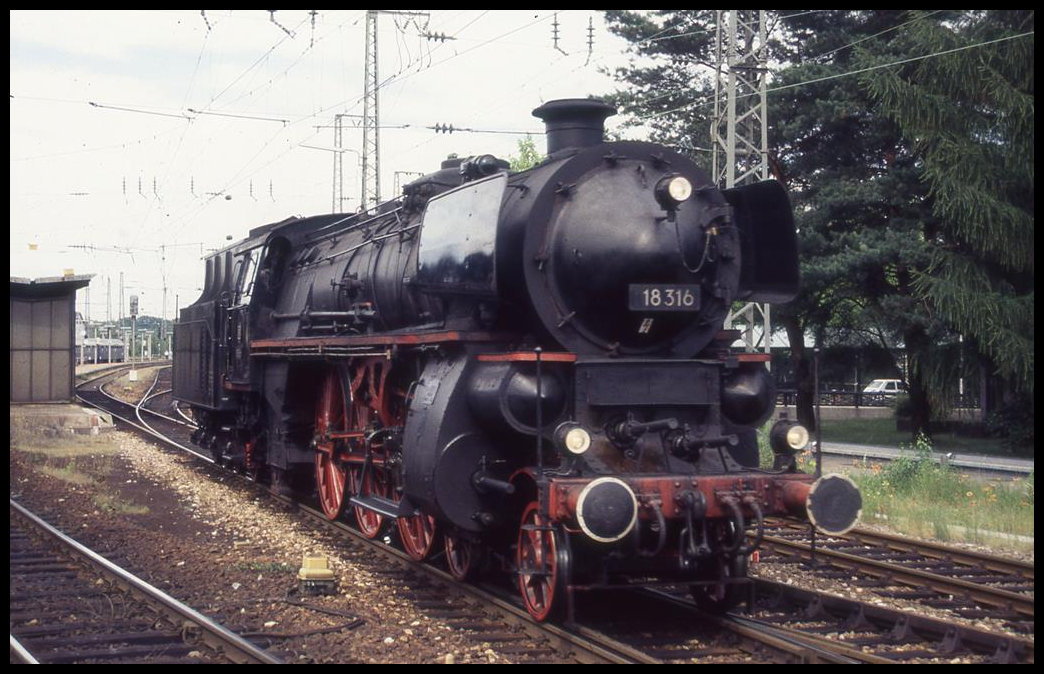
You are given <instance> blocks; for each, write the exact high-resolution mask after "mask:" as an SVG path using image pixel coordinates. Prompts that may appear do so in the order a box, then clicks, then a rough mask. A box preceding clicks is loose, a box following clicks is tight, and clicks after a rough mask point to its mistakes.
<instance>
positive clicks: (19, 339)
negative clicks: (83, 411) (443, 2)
mask: <svg viewBox="0 0 1044 674" xmlns="http://www.w3.org/2000/svg"><path fill="white" fill-rule="evenodd" d="M92 276H93V274H90V275H83V276H56V277H49V278H38V279H26V278H17V277H13V276H12V277H11V314H10V321H11V323H10V325H11V342H10V344H11V402H12V403H50V402H70V401H71V400H72V399H73V395H74V384H73V382H74V379H75V370H76V360H75V356H74V353H75V348H76V336H75V326H76V291H77V290H79V289H80V288H83V287H86V286H87V284H89V283H90V282H91V278H92Z"/></svg>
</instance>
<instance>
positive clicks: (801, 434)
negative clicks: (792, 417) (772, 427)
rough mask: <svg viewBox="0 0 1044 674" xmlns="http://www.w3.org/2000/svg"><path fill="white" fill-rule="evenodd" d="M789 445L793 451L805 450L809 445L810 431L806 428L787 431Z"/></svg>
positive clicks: (796, 427) (798, 427)
mask: <svg viewBox="0 0 1044 674" xmlns="http://www.w3.org/2000/svg"><path fill="white" fill-rule="evenodd" d="M787 444H788V445H790V446H791V447H792V448H793V449H803V448H804V447H805V445H807V444H808V429H807V428H805V427H804V426H792V427H791V428H790V430H788V431H787Z"/></svg>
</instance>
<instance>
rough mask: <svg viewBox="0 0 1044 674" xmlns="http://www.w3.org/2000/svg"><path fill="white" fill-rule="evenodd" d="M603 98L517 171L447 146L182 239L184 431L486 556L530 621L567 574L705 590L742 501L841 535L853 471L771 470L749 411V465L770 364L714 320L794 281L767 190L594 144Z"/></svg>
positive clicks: (567, 105)
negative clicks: (343, 208) (418, 171)
mask: <svg viewBox="0 0 1044 674" xmlns="http://www.w3.org/2000/svg"><path fill="white" fill-rule="evenodd" d="M614 113H615V110H614V109H613V108H612V107H610V106H608V105H606V104H605V103H603V102H601V101H597V100H580V99H570V100H557V101H551V102H549V103H546V104H545V105H542V106H540V107H539V108H537V109H536V110H535V111H534V113H533V114H534V115H536V116H538V117H540V118H542V119H543V120H544V122H545V124H546V127H547V151H548V158H547V159H546V160H545V161H544V162H543V163H541V164H540V165H538V166H536V167H534V168H532V169H530V170H527V171H522V172H519V173H511V172H510V171H509V170H508V166H507V163H506V162H504V161H502V160H498V159H496V158H494V157H492V156H490V155H482V156H478V157H471V158H468V159H465V160H448V161H446V162H444V163H443V165H442V168H441V170H439V171H436V172H434V173H432V174H430V175H426V176H424V177H423V178H420V179H418V180H416V181H414V182H413V183H411V184H409V185H407V186H406V187H405V189H404V193H403V195H402V197H401V198H400V199H397V200H395V201H390V202H387V203H384V204H381V205H380V206H377V207H376V208H375V209H373V210H371V211H370V212H366V213H358V214H334V215H322V216H315V217H309V218H290V219H288V220H284V221H282V222H278V223H274V224H270V225H265V226H263V227H259V228H257V229H255V230H252V231H251V232H250V235H249V237H248V238H247V239H245V240H243V241H241V242H239V243H237V244H235V245H232V246H230V247H228V248H227V249H225V250H222V251H220V252H218V253H216V254H214V255H212V256H210V257H208V258H207V260H206V283H205V288H204V290H203V294H202V296H201V297H200V298H199V300H198V301H197V302H196V303H195V304H193V305H191V306H189V307H187V308H185V309H183V310H182V311H181V317H180V321H179V322H178V323H177V325H176V326H175V350H174V395H175V397H176V398H177V399H178V400H180V401H182V402H183V403H186V404H188V405H190V406H191V408H192V410H193V411H194V414H195V418H196V419H197V421H198V423H199V429H198V431H197V432H196V436H195V441H196V442H197V443H198V444H199V445H200V446H202V447H204V448H207V449H209V450H210V451H211V452H213V454H214V456H215V458H216V459H218V460H220V461H223V462H227V463H231V464H234V465H236V466H239V467H241V468H242V469H244V470H246V471H249V472H250V473H252V474H254V475H255V476H256V477H257V478H258V479H265V480H271V481H272V483H273V485H274V486H275V487H277V488H279V489H285V490H296V491H297V492H299V493H316V492H317V494H318V501H319V503H320V504H321V506H322V508H323V510H324V511H325V513H326V515H327V516H328V517H330V518H331V519H334V518H338V517H341V516H342V515H343V514H345V512H346V511H352V514H353V515H354V518H355V520H356V522H357V524H358V527H359V529H360V530H361V531H362V532H363V533H364V534H365V535H367V536H370V537H375V536H377V535H378V534H379V533H381V531H382V530H383V528H384V526H385V525H386V524H391V523H394V527H395V528H397V529H398V534H399V538H400V540H401V543H402V545H403V547H404V549H405V550H406V551H407V552H408V553H409V554H410V555H411V556H412V557H414V558H415V559H418V560H421V559H425V558H427V557H430V556H433V555H434V554H436V553H438V552H440V551H441V552H443V553H444V555H445V563H446V565H447V566H448V568H449V570H450V572H451V573H452V574H453V575H454V576H455V577H457V578H459V579H464V578H467V577H469V576H471V575H472V574H474V573H475V571H476V570H477V569H479V568H480V566H482V565H483V564H484V561H485V562H488V561H489V560H494V563H499V565H500V567H501V568H503V569H506V570H508V571H509V572H511V573H514V574H515V576H516V577H517V582H518V587H519V589H520V591H521V594H522V597H523V599H524V602H525V605H526V607H527V609H528V610H529V612H530V613H531V614H532V616H533V617H534V618H536V619H537V620H544V619H547V618H548V617H550V616H552V615H553V614H557V613H558V612H559V611H561V610H562V609H563V608H565V607H566V606H570V607H571V606H572V597H573V592H574V591H576V590H583V589H590V588H603V587H617V586H635V585H642V584H648V583H651V582H661V581H667V582H680V583H686V584H689V585H691V587H692V591H693V596H694V597H695V598H696V599H697V601H699V602H700V603H701V604H703V605H704V606H707V607H710V608H714V609H718V610H720V609H724V608H728V607H729V606H731V605H733V604H734V603H735V602H736V600H737V598H738V597H739V596H740V593H739V589H740V587H741V586H742V584H743V583H744V579H745V576H746V572H747V564H748V559H749V556H750V554H751V553H752V551H753V550H754V548H755V547H756V545H757V535H755V538H754V541H753V542H749V541H748V538H747V535H746V533H747V529H748V527H752V528H754V529H755V534H758V533H760V530H761V527H762V520H763V518H764V517H765V516H766V515H769V514H783V513H798V514H807V515H808V516H810V517H811V518H812V519H813V521H814V522H815V523H816V524H817V525H818V526H819V527H821V528H822V529H825V530H827V531H831V532H840V531H843V530H847V529H848V528H850V527H851V526H852V525H853V524H854V523H855V521H856V519H857V518H858V514H859V509H860V497H859V494H858V492H857V491H856V490H855V488H854V487H853V486H852V484H851V483H850V482H848V481H847V480H845V479H843V478H839V477H837V476H828V477H824V478H821V479H819V480H817V481H813V479H812V478H811V476H808V475H805V474H802V473H799V472H796V470H795V468H794V460H793V454H794V451H795V449H796V448H799V447H800V446H802V445H803V443H805V442H807V433H804V429H802V428H800V427H799V426H796V424H793V423H787V422H782V423H781V424H779V425H777V426H776V427H774V428H773V433H772V438H773V448H774V450H775V451H776V465H775V466H774V467H773V469H771V470H768V469H760V468H759V467H758V452H757V443H756V437H755V433H754V428H756V427H757V426H759V425H760V424H762V423H764V422H765V421H766V420H767V419H768V418H769V416H770V414H771V412H772V409H773V405H774V397H775V395H774V394H775V392H774V387H773V382H772V379H771V377H770V376H769V373H768V371H767V368H766V365H765V360H766V357H765V356H764V355H759V354H748V353H735V352H733V351H732V350H730V348H729V346H730V343H731V342H733V341H734V340H735V338H736V334H735V333H733V332H730V331H726V330H723V327H722V325H723V320H724V317H725V315H726V312H727V311H728V309H729V307H730V305H731V304H732V302H734V301H736V300H751V301H760V302H766V301H767V302H784V301H788V300H789V299H791V298H792V297H793V296H794V294H795V293H796V291H797V287H798V260H797V245H796V238H795V231H794V225H793V221H792V216H791V212H790V206H789V202H788V200H787V197H786V195H785V193H784V191H783V190H782V188H781V187H780V186H779V185H778V183H775V182H771V181H770V182H764V183H760V184H755V185H751V186H747V187H740V188H736V189H732V190H726V191H720V190H718V189H716V187H715V186H714V185H713V184H712V183H711V181H710V180H709V179H708V177H707V176H706V175H705V174H704V173H703V172H702V171H701V170H700V169H698V168H697V167H696V165H695V164H694V163H693V162H692V161H690V160H689V159H688V158H686V157H685V156H683V155H681V154H679V153H676V152H674V151H672V150H670V149H668V148H666V147H663V146H660V145H655V144H650V143H644V142H615V143H606V142H603V124H604V121H605V118H606V117H608V116H609V115H611V114H614Z"/></svg>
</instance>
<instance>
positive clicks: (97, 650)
mask: <svg viewBox="0 0 1044 674" xmlns="http://www.w3.org/2000/svg"><path fill="white" fill-rule="evenodd" d="M9 554H10V556H9V564H10V583H11V585H10V601H11V617H10V620H11V645H12V651H11V652H12V656H11V657H12V661H16V662H23V663H30V662H36V663H41V664H76V663H92V664H93V663H99V664H100V663H120V664H129V663H140V664H144V663H149V664H185V663H214V664H220V663H229V662H231V663H265V664H277V663H279V662H280V661H279V660H278V659H277V658H275V657H273V656H272V655H270V654H268V653H266V652H264V651H263V650H261V649H259V648H258V647H256V646H255V645H254V644H252V643H250V642H249V641H247V640H245V639H243V638H242V637H240V636H238V635H236V634H234V633H232V632H230V631H229V630H227V629H225V628H224V627H222V626H221V625H218V624H217V623H215V622H213V621H211V620H210V619H208V618H206V617H205V616H203V615H202V614H200V613H198V612H196V611H194V610H193V609H191V608H189V607H188V606H185V605H184V604H182V603H181V602H179V601H177V600H176V599H174V598H173V597H170V596H169V595H167V594H165V593H163V592H161V591H160V590H158V589H156V588H155V587H152V586H151V585H149V584H147V583H145V582H144V581H142V580H141V579H139V578H137V577H136V576H134V575H132V574H130V573H129V572H127V571H125V570H123V569H121V568H120V567H118V566H116V565H115V564H113V563H112V562H110V561H108V560H106V559H105V558H103V557H101V556H100V555H98V554H97V553H95V552H93V551H92V550H90V549H88V548H86V547H84V546H83V545H81V544H79V543H77V542H76V541H75V540H73V539H71V538H69V537H68V536H66V535H65V534H63V533H61V532H60V531H58V530H57V529H55V528H54V527H52V526H50V525H49V524H47V523H46V522H44V521H43V520H41V519H40V518H39V517H37V516H36V515H34V514H33V513H31V512H30V511H29V510H27V509H26V508H25V507H23V506H21V505H20V504H18V503H16V502H15V501H13V500H12V501H10V550H9Z"/></svg>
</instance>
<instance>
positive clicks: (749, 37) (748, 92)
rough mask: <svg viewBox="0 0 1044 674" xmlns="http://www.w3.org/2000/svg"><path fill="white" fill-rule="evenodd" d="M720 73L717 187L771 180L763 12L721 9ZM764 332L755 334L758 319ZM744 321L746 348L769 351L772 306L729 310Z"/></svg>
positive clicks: (714, 134)
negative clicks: (758, 334) (769, 178)
mask: <svg viewBox="0 0 1044 674" xmlns="http://www.w3.org/2000/svg"><path fill="white" fill-rule="evenodd" d="M717 16H718V21H717V24H718V29H717V48H716V52H715V60H716V62H717V68H718V77H717V80H716V82H715V86H714V121H713V122H712V126H711V140H712V142H713V144H714V169H713V170H714V179H715V180H716V181H717V183H718V185H719V187H724V188H725V189H730V188H733V187H737V186H739V185H744V184H748V183H754V182H759V181H761V180H767V179H768V177H769V165H768V103H767V97H768V96H767V94H768V80H767V74H768V68H767V64H768V37H767V28H766V16H765V10H762V9H731V10H718V13H717ZM759 318H760V319H761V322H762V333H761V336H760V340H761V342H760V344H759V343H758V339H759V337H758V336H757V334H756V332H755V325H756V323H757V322H758V319H759ZM741 320H742V322H743V323H744V324H745V329H744V333H743V341H744V342H745V343H746V347H747V351H758V350H761V351H764V352H765V353H771V333H772V320H771V312H770V305H769V304H767V303H766V304H757V303H755V302H748V303H747V304H746V305H745V306H743V307H742V308H740V309H738V310H735V311H730V312H729V315H728V316H727V317H726V318H725V327H726V329H728V328H732V326H733V325H735V324H738V323H740V322H741Z"/></svg>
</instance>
